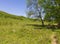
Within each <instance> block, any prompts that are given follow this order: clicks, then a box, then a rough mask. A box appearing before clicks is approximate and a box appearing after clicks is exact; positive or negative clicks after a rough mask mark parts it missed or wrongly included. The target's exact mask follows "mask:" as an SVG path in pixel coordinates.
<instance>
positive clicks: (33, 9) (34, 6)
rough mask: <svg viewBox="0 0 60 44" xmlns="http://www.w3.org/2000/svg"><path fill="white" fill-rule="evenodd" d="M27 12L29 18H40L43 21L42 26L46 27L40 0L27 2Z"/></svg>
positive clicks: (28, 0)
mask: <svg viewBox="0 0 60 44" xmlns="http://www.w3.org/2000/svg"><path fill="white" fill-rule="evenodd" d="M27 10H28V16H33V17H37V18H40V19H41V21H42V26H44V21H43V19H42V18H43V17H42V12H43V8H42V5H39V1H38V0H27Z"/></svg>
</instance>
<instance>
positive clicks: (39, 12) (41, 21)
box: [39, 12, 44, 26]
mask: <svg viewBox="0 0 60 44" xmlns="http://www.w3.org/2000/svg"><path fill="white" fill-rule="evenodd" d="M39 17H40V18H41V22H42V26H44V20H43V19H42V16H41V12H39Z"/></svg>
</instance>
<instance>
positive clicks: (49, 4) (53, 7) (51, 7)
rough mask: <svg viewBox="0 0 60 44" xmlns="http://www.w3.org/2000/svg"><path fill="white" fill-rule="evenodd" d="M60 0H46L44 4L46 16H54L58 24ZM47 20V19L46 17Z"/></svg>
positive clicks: (59, 19)
mask: <svg viewBox="0 0 60 44" xmlns="http://www.w3.org/2000/svg"><path fill="white" fill-rule="evenodd" d="M59 2H60V0H47V1H46V2H45V5H44V9H45V14H46V16H47V17H46V18H47V19H48V18H51V17H52V18H54V20H55V21H56V22H57V23H58V25H60V3H59ZM48 20H49V19H48Z"/></svg>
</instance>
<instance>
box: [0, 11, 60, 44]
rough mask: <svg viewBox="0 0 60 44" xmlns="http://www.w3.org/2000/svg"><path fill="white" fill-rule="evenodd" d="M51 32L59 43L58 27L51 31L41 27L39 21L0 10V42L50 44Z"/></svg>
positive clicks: (2, 43)
mask: <svg viewBox="0 0 60 44" xmlns="http://www.w3.org/2000/svg"><path fill="white" fill-rule="evenodd" d="M45 24H47V22H45ZM53 32H54V33H55V34H56V36H57V39H58V44H60V30H59V29H55V30H54V31H52V29H47V28H43V27H41V22H40V21H35V20H32V19H28V18H25V17H22V16H21V17H20V16H14V15H11V14H8V13H5V12H3V11H0V44H51V36H52V34H53Z"/></svg>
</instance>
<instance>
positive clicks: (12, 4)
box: [0, 0, 26, 16]
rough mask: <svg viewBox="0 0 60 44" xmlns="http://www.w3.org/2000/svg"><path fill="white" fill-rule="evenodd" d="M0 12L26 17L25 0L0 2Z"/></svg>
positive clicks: (3, 0)
mask: <svg viewBox="0 0 60 44" xmlns="http://www.w3.org/2000/svg"><path fill="white" fill-rule="evenodd" d="M0 10H1V11H5V12H7V13H11V14H14V15H19V16H26V0H0Z"/></svg>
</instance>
